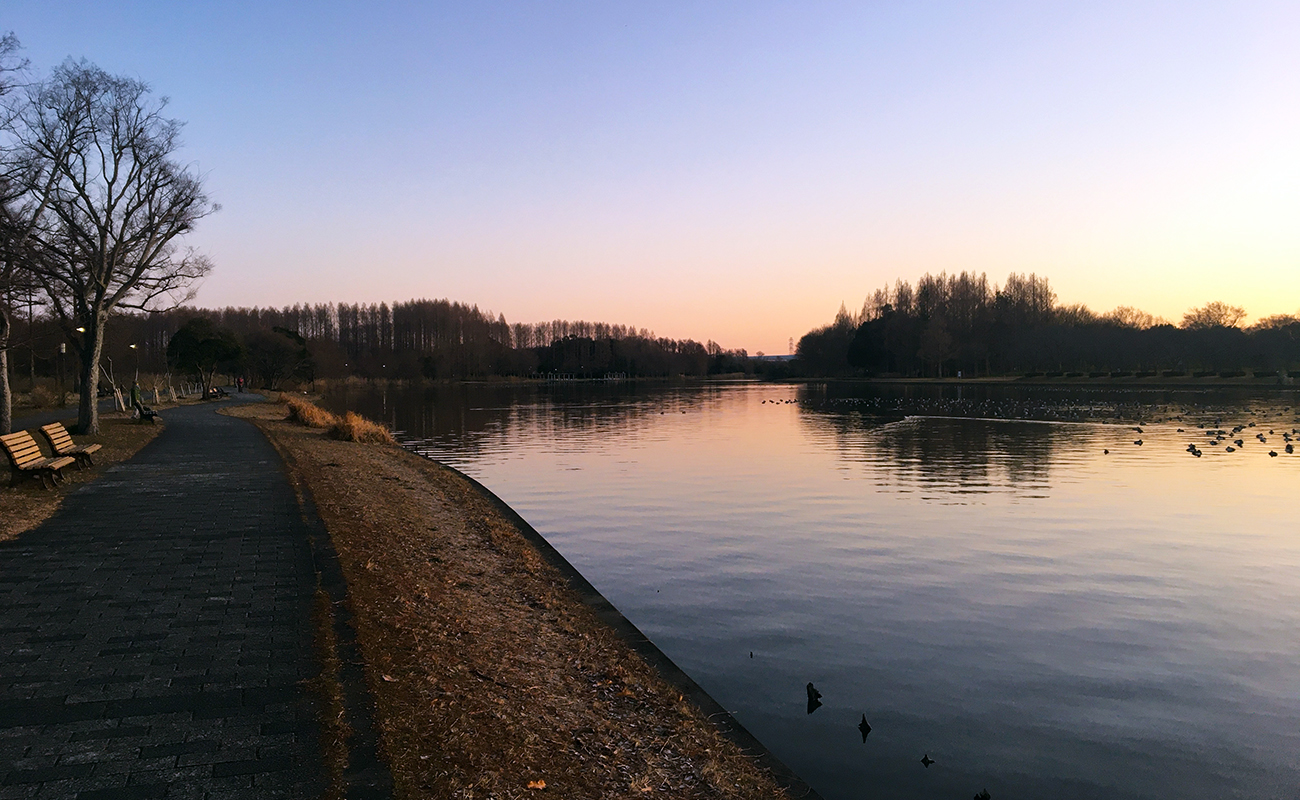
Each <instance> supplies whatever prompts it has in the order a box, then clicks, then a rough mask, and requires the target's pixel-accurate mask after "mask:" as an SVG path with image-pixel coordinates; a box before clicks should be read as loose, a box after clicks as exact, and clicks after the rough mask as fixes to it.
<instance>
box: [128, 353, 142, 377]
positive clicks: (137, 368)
mask: <svg viewBox="0 0 1300 800" xmlns="http://www.w3.org/2000/svg"><path fill="white" fill-rule="evenodd" d="M127 347H129V348H131V349H132V350H134V351H135V379H136V381H137V382H139V380H140V347H139V345H134V344H128V345H127Z"/></svg>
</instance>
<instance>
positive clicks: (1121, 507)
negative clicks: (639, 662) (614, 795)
mask: <svg viewBox="0 0 1300 800" xmlns="http://www.w3.org/2000/svg"><path fill="white" fill-rule="evenodd" d="M899 391H902V390H899ZM859 392H860V393H861V395H860V396H854V395H853V393H852V392H849V393H847V394H840V395H836V394H834V393H831V394H828V393H827V392H826V391H825V390H824V389H821V390H818V389H815V388H814V389H810V388H805V387H794V386H774V385H732V386H711V387H694V388H676V389H669V388H661V389H631V388H605V389H586V390H579V389H572V388H570V389H558V388H546V387H529V388H524V389H517V390H506V389H486V388H479V389H475V388H466V387H459V388H439V389H405V390H392V389H389V390H378V389H362V388H353V389H350V390H346V391H341V392H340V393H338V394H336V395H335V396H333V397H331V398H330V402H331V403H333V404H334V405H336V406H343V405H345V404H346V405H347V406H348V407H351V408H355V409H357V410H360V411H362V412H363V413H367V414H368V415H370V416H374V417H377V418H382V419H385V420H386V421H388V422H389V423H390V424H393V425H394V426H395V427H397V428H398V429H399V430H402V431H404V432H406V434H407V435H408V437H410V438H411V439H413V440H418V441H419V443H420V446H421V447H422V448H423V450H424V451H425V452H427V453H429V454H430V455H432V456H433V457H435V458H437V459H439V460H441V461H444V462H446V463H449V464H452V465H454V466H456V467H458V468H459V469H461V470H463V471H465V472H467V473H468V474H470V475H473V476H474V477H476V478H478V479H479V480H480V481H482V482H483V483H484V484H485V485H487V486H488V487H489V488H491V489H492V490H493V491H494V492H496V493H497V494H498V495H500V496H501V497H502V499H504V500H505V501H506V502H508V503H509V504H510V505H511V506H513V507H514V508H515V509H516V510H518V511H519V513H520V514H522V515H523V516H524V517H525V518H526V519H528V521H529V522H531V523H532V524H533V525H534V526H535V527H536V528H537V529H538V530H539V531H540V532H541V533H542V534H543V535H545V536H546V537H547V538H548V539H549V540H550V541H551V542H552V543H553V544H554V545H555V546H556V547H557V548H559V550H560V551H561V552H563V553H564V555H565V556H566V557H567V558H568V559H569V560H570V561H571V562H572V563H573V564H574V565H575V566H576V567H577V568H578V569H580V570H581V571H582V573H583V574H584V575H586V576H587V577H588V578H589V579H590V580H591V582H592V583H593V584H595V585H596V587H597V588H598V589H600V591H601V592H603V593H604V594H605V596H606V597H608V598H609V599H610V600H611V601H612V602H613V603H614V604H615V605H617V606H618V607H619V609H620V610H622V611H623V612H624V614H626V615H627V617H628V618H629V619H631V620H632V621H633V622H634V623H635V624H636V625H637V626H638V627H640V628H641V630H643V631H644V632H645V633H646V634H647V635H649V636H650V638H651V639H653V640H654V641H655V643H656V644H658V645H659V646H660V648H662V649H663V650H664V651H665V652H666V653H667V654H668V655H669V656H670V657H671V658H673V659H674V660H675V661H676V662H677V663H678V664H679V665H680V666H681V667H682V668H683V669H685V670H686V671H687V672H688V673H690V674H691V676H692V677H694V678H695V679H696V680H697V681H698V682H699V683H700V684H701V685H702V686H703V687H704V688H705V689H706V690H707V691H709V693H710V694H712V695H713V696H714V697H715V698H717V700H718V701H719V702H721V703H722V704H723V705H724V706H725V707H727V708H728V709H729V710H731V711H732V712H733V713H734V714H735V715H736V717H737V718H738V719H739V720H740V721H741V722H742V723H743V724H744V725H745V726H746V727H748V728H749V729H750V730H751V731H752V732H753V733H754V734H755V735H756V736H758V738H759V739H761V740H762V741H763V742H764V743H765V744H767V745H768V746H769V748H770V749H771V750H772V751H773V752H774V753H776V755H777V756H778V757H779V758H781V759H782V760H783V761H785V762H786V763H787V764H789V765H790V766H791V767H792V768H793V769H794V770H795V771H796V772H797V773H799V775H800V776H802V777H803V778H804V779H805V780H807V781H808V782H809V783H810V784H812V785H813V786H814V787H815V788H817V789H818V791H820V792H821V793H822V794H823V795H824V796H825V797H827V798H828V800H829V799H832V798H859V797H882V798H895V797H896V798H918V797H919V798H929V797H935V798H940V797H942V798H965V797H970V796H971V795H972V794H974V793H976V792H978V791H979V790H981V789H983V788H985V787H987V788H988V790H989V792H990V793H991V795H992V796H993V797H994V798H995V799H997V800H1001V799H1002V798H1049V797H1053V798H1094V797H1095V798H1175V797H1176V798H1201V797H1204V798H1223V797H1243V798H1245V797H1248V798H1266V797H1267V798H1275V797H1286V798H1294V797H1300V789H1298V787H1300V526H1298V525H1297V514H1296V511H1297V497H1298V496H1300V495H1298V493H1297V488H1300V454H1296V455H1288V454H1286V453H1285V452H1284V449H1283V448H1284V446H1285V442H1284V441H1283V440H1282V436H1281V434H1282V433H1283V431H1284V430H1285V431H1288V432H1289V431H1291V430H1292V429H1293V428H1297V427H1300V418H1298V417H1297V411H1296V408H1295V407H1293V406H1292V403H1293V402H1295V400H1296V397H1295V395H1294V394H1291V393H1277V394H1274V395H1271V396H1270V395H1268V394H1264V395H1238V396H1226V395H1216V394H1214V393H1208V392H1199V393H1189V394H1186V395H1180V396H1175V395H1169V394H1163V395H1155V396H1152V395H1136V394H1135V395H1123V394H1121V395H1107V394H1098V395H1086V396H1077V397H1076V396H1066V395H1063V394H1061V393H1059V392H1057V393H1055V394H1053V393H1050V392H1047V393H1039V394H1038V395H1027V394H1026V393H1024V392H1020V393H1016V392H1014V391H1002V392H1001V393H999V392H998V391H996V390H986V391H985V392H983V393H980V394H977V395H975V396H974V397H971V396H969V395H968V396H967V397H965V398H960V399H959V398H957V396H956V395H954V394H953V392H954V390H947V391H946V392H945V393H943V394H941V393H939V392H938V391H937V390H936V391H932V392H930V393H929V394H926V392H924V391H919V390H918V391H917V392H905V394H907V395H908V396H907V397H902V396H899V395H898V393H897V392H896V393H895V396H891V397H881V396H878V395H874V394H872V393H871V392H870V390H859ZM790 401H797V402H790ZM900 409H901V410H902V411H922V412H927V413H925V414H923V415H914V416H906V417H905V418H902V419H899V418H898V417H897V415H893V416H891V415H890V414H892V413H893V412H896V411H899V410H900ZM886 412H887V413H886ZM1020 413H1024V414H1030V415H1036V416H1039V417H1047V418H1052V419H1056V420H1088V419H1095V418H1108V419H1111V420H1112V422H1111V423H1110V424H1099V423H1096V422H1088V421H1078V422H1075V421H1068V422H1061V421H1014V420H1003V419H979V418H961V417H963V415H966V416H968V415H977V416H978V415H984V414H989V415H1007V414H1020ZM954 416H956V417H959V418H954ZM1178 416H1181V419H1178V418H1177V417H1178ZM1121 417H1127V418H1128V420H1129V421H1128V422H1119V421H1117V420H1118V419H1119V418H1121ZM1153 420H1160V421H1153ZM1165 420H1167V421H1165ZM1216 420H1218V422H1217V423H1216ZM1252 421H1253V422H1255V427H1253V428H1246V429H1245V430H1244V431H1243V432H1242V433H1240V434H1237V435H1234V436H1233V437H1232V438H1234V439H1235V438H1238V437H1241V438H1242V439H1243V441H1244V442H1245V446H1244V447H1242V448H1240V449H1239V450H1238V451H1237V452H1234V453H1228V452H1226V451H1225V450H1224V447H1223V446H1222V445H1220V446H1217V447H1216V446H1212V445H1211V444H1210V441H1211V440H1212V437H1209V436H1206V435H1205V433H1204V431H1203V430H1201V429H1200V428H1199V427H1198V424H1208V425H1210V426H1211V427H1214V428H1218V427H1222V428H1224V429H1229V430H1230V429H1231V427H1232V426H1234V425H1237V424H1243V425H1245V424H1247V423H1249V422H1252ZM1135 422H1136V424H1138V425H1140V427H1142V429H1143V430H1142V432H1141V433H1138V432H1136V431H1134V430H1132V427H1134V424H1135ZM1179 427H1182V428H1184V429H1185V431H1184V432H1183V433H1179V432H1178V431H1177V429H1178V428H1179ZM1270 429H1272V430H1273V431H1274V433H1272V434H1270V433H1269V430H1270ZM1256 433H1262V434H1263V435H1264V436H1265V437H1266V439H1267V440H1268V441H1267V443H1261V442H1259V441H1258V439H1256V438H1254V436H1255V434H1256ZM1137 439H1141V440H1142V445H1140V446H1139V445H1136V444H1134V442H1135V440H1137ZM1190 442H1196V443H1198V445H1199V447H1200V448H1201V450H1202V451H1203V453H1204V455H1203V457H1200V458H1196V457H1193V456H1192V455H1190V454H1189V453H1188V452H1186V449H1185V448H1186V447H1187V445H1188V443H1190ZM1224 444H1231V442H1230V441H1229V442H1225V443H1224ZM1107 449H1108V450H1109V451H1110V452H1109V454H1104V453H1103V451H1104V450H1107ZM1269 450H1273V451H1275V452H1277V453H1279V455H1278V456H1277V457H1270V456H1269V455H1268V452H1269ZM751 653H752V657H751ZM809 681H812V682H814V683H815V684H816V685H817V688H818V689H819V690H820V691H821V692H822V694H823V695H824V697H823V699H822V702H823V703H824V705H823V706H822V707H821V708H819V709H817V710H816V711H815V713H813V714H811V715H810V714H808V713H807V709H806V696H805V690H804V686H805V684H806V683H808V682H809ZM863 714H865V715H866V718H867V720H868V721H869V722H870V724H871V726H872V728H873V731H872V733H871V734H870V737H869V738H868V740H867V742H866V743H865V744H864V743H863V741H862V738H861V736H860V734H859V733H858V730H857V728H856V725H857V723H858V721H859V720H860V719H861V718H862V715H863ZM923 754H928V755H929V756H930V757H931V758H932V759H934V761H935V763H934V764H933V766H931V767H930V768H928V769H926V768H924V767H923V766H922V765H921V763H920V759H921V756H922V755H923Z"/></svg>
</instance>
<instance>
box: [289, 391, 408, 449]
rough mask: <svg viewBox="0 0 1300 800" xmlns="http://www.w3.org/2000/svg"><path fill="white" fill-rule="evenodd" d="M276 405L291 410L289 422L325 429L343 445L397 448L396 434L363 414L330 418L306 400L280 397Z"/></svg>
mask: <svg viewBox="0 0 1300 800" xmlns="http://www.w3.org/2000/svg"><path fill="white" fill-rule="evenodd" d="M276 402H277V403H279V404H281V405H284V406H286V407H287V408H288V409H289V416H287V417H285V419H286V420H288V421H290V422H297V423H298V424H300V425H306V426H307V427H308V428H323V429H325V432H326V434H327V435H328V436H329V437H330V438H331V439H338V440H339V441H341V442H362V443H365V444H394V443H395V442H394V440H393V434H392V433H390V432H389V430H388V429H387V428H385V427H384V426H383V425H380V424H379V423H377V422H372V421H370V420H368V419H366V418H365V417H363V416H361V415H360V414H356V413H354V412H351V411H349V412H347V413H346V414H344V415H343V416H341V417H340V416H338V415H336V414H331V413H330V412H328V411H326V410H325V409H323V408H321V407H320V406H318V405H316V404H315V403H313V402H311V401H310V400H307V399H306V398H302V397H296V396H294V395H291V394H286V393H281V394H280V396H279V398H278V399H277V400H276Z"/></svg>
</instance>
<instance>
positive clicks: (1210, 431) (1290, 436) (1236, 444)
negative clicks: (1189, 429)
mask: <svg viewBox="0 0 1300 800" xmlns="http://www.w3.org/2000/svg"><path fill="white" fill-rule="evenodd" d="M1218 425H1219V420H1215V422H1214V427H1212V428H1207V429H1206V430H1205V435H1206V436H1209V437H1210V441H1208V442H1207V443H1206V446H1207V447H1218V446H1219V445H1222V444H1223V443H1224V442H1225V441H1231V442H1232V443H1231V444H1228V445H1224V447H1223V451H1224V452H1225V453H1235V452H1237V451H1238V450H1241V449H1242V448H1244V447H1245V446H1246V440H1245V439H1244V438H1241V437H1240V436H1239V435H1238V434H1240V433H1242V432H1243V431H1245V430H1246V429H1247V428H1253V427H1255V423H1253V422H1248V423H1246V424H1245V425H1236V426H1234V427H1233V428H1232V429H1231V430H1230V431H1225V430H1224V429H1223V428H1220V427H1218ZM1178 432H1179V433H1186V431H1184V430H1183V429H1182V428H1179V429H1178ZM1268 435H1269V436H1275V435H1276V434H1275V433H1274V431H1273V429H1271V428H1270V429H1269V431H1268ZM1234 436H1237V437H1238V438H1235V439H1233V438H1231V437H1234ZM1297 436H1300V428H1292V429H1291V430H1289V431H1282V441H1283V442H1284V443H1285V444H1284V446H1283V447H1282V450H1283V451H1284V452H1285V453H1287V455H1291V454H1293V453H1295V440H1294V437H1297ZM1254 438H1256V439H1258V440H1259V443H1260V444H1268V437H1267V436H1265V435H1264V434H1263V432H1259V433H1256V434H1255V437H1254ZM1187 452H1189V453H1191V454H1192V455H1193V456H1196V457H1197V458H1200V457H1201V456H1202V455H1204V454H1205V452H1204V451H1203V450H1201V448H1200V447H1198V446H1197V444H1196V442H1192V443H1191V444H1189V445H1187ZM1268 455H1269V457H1270V458H1277V455H1278V454H1277V450H1273V449H1270V450H1269V451H1268Z"/></svg>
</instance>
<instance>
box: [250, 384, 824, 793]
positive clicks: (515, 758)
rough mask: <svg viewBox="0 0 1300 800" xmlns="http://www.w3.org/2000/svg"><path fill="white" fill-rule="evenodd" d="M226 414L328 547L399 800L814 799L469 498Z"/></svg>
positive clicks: (513, 520) (381, 459) (496, 506)
mask: <svg viewBox="0 0 1300 800" xmlns="http://www.w3.org/2000/svg"><path fill="white" fill-rule="evenodd" d="M226 413H231V414H232V415H233V416H239V417H242V418H246V419H249V421H251V422H253V423H254V424H256V425H257V426H258V427H259V428H260V429H261V430H262V431H263V433H264V434H265V435H266V436H267V438H268V439H270V440H271V442H272V443H273V444H274V445H275V446H276V449H277V450H279V451H280V453H281V456H282V460H283V461H284V463H285V468H286V471H288V472H289V473H290V476H291V478H292V479H293V480H294V482H295V483H297V484H299V485H301V486H302V487H304V489H305V490H306V491H305V492H304V494H305V495H306V496H307V497H309V498H310V502H311V504H312V505H314V508H315V511H316V512H317V514H318V516H319V519H320V520H321V524H322V525H323V528H324V530H325V531H327V532H328V535H329V538H330V540H331V541H332V543H333V545H334V550H335V551H336V552H337V554H338V560H339V565H340V568H341V570H342V573H343V578H344V579H345V580H346V586H347V601H346V607H345V608H344V611H345V612H346V613H348V614H349V615H350V616H351V619H352V620H353V622H354V624H355V628H356V637H357V642H358V645H359V650H360V652H361V654H362V656H363V658H362V662H363V664H362V666H363V669H364V673H365V681H366V684H367V685H368V686H369V688H370V693H371V695H372V696H373V697H374V699H375V714H374V719H375V723H376V728H377V730H378V732H379V738H380V742H381V750H382V752H383V753H385V754H386V755H387V758H386V760H387V762H388V763H389V765H390V767H391V769H392V772H393V780H394V788H395V793H396V796H397V797H399V798H400V797H411V798H414V797H487V796H506V797H516V796H518V797H522V796H531V792H530V791H529V790H536V789H540V788H543V787H545V788H546V789H549V790H554V791H555V792H556V793H558V794H560V795H561V796H566V797H606V796H617V795H625V794H642V793H650V794H658V795H662V796H672V797H700V798H706V797H735V798H751V797H772V798H776V797H785V798H790V797H802V798H818V797H819V795H818V794H817V793H816V792H815V791H814V790H812V789H811V788H810V787H808V786H807V784H805V783H804V782H803V781H802V780H801V779H799V778H798V776H797V775H795V774H794V773H793V772H792V771H791V770H789V768H788V767H785V765H783V764H782V763H781V762H780V761H779V760H778V759H776V758H775V757H774V756H773V755H772V754H771V753H770V752H768V751H767V749H766V748H765V747H763V745H762V744H761V743H760V742H758V740H757V739H756V738H754V737H753V736H752V735H751V734H749V733H748V731H746V730H745V729H744V728H743V726H741V725H740V724H739V723H738V722H736V721H735V720H734V718H732V717H731V715H730V714H729V713H727V712H726V711H725V710H724V709H723V708H722V707H721V706H720V705H718V704H717V703H716V701H714V700H713V698H711V697H710V696H709V695H708V694H707V693H706V692H704V690H703V689H701V688H700V687H699V686H698V685H697V684H696V683H695V682H694V681H693V680H692V679H691V678H690V677H689V676H688V675H686V674H685V673H684V672H682V671H681V670H680V669H679V668H678V667H677V666H676V665H675V664H674V663H673V662H672V661H671V660H670V659H668V657H667V656H666V655H664V654H663V653H662V651H660V650H659V649H658V648H657V647H656V646H655V645H654V644H653V643H651V642H650V641H649V640H648V639H647V638H646V637H645V636H644V635H643V634H642V633H641V632H640V631H639V630H638V629H637V628H636V627H635V626H634V625H632V623H631V622H629V621H628V620H627V619H626V618H625V617H623V615H622V614H621V613H620V612H618V610H617V609H616V608H615V607H614V606H613V605H612V604H610V603H609V601H608V600H607V599H605V598H604V597H603V596H602V595H600V593H599V592H597V591H596V590H595V589H594V587H592V586H591V584H590V583H589V582H588V581H587V580H586V579H585V578H584V577H583V576H582V575H581V574H580V573H579V572H578V571H577V570H576V569H575V568H574V567H573V566H572V565H571V564H569V562H568V561H567V560H566V559H564V557H563V556H562V555H560V554H559V553H558V551H555V549H554V548H553V547H552V546H551V545H550V544H549V543H547V542H546V540H545V539H544V538H542V537H541V536H540V535H539V534H538V533H537V532H536V530H534V529H533V528H532V527H531V526H530V525H529V524H528V523H527V522H526V521H525V520H523V519H522V518H521V517H519V515H518V514H517V513H516V512H514V510H513V509H510V507H509V506H508V505H506V504H505V503H504V502H503V501H501V499H500V498H498V497H496V495H495V494H493V493H492V492H491V491H490V490H488V489H487V488H486V487H483V486H482V485H481V484H479V483H478V482H477V481H474V480H473V479H471V478H469V477H468V476H465V475H463V474H462V473H460V472H459V471H456V470H453V469H451V468H449V467H446V466H445V465H441V464H438V463H437V462H434V461H432V460H431V459H427V458H425V457H422V456H419V455H416V454H414V453H411V452H409V451H407V450H405V449H403V448H401V447H400V446H397V445H391V444H358V443H354V442H344V441H336V440H331V439H328V438H326V437H325V436H324V435H323V433H322V432H321V431H320V430H313V429H310V428H306V427H304V426H301V425H297V424H294V423H290V422H286V421H284V420H283V417H284V415H285V407H284V406H283V405H279V404H275V403H256V404H247V405H244V406H237V407H231V408H229V409H227V410H226ZM480 792H481V794H480Z"/></svg>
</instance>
